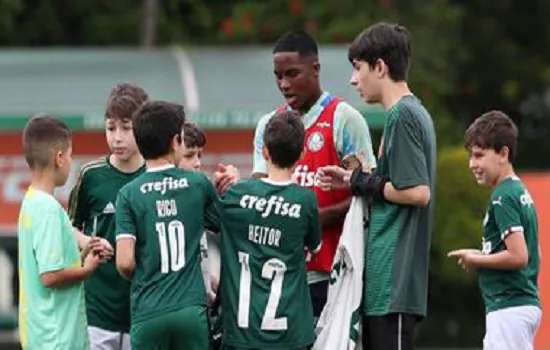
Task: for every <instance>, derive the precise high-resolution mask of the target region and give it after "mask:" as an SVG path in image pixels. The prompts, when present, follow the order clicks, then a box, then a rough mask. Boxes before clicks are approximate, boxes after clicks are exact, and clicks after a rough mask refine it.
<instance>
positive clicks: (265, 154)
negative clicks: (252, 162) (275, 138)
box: [262, 145, 270, 162]
mask: <svg viewBox="0 0 550 350" xmlns="http://www.w3.org/2000/svg"><path fill="white" fill-rule="evenodd" d="M262 157H264V159H265V160H266V161H268V162H269V161H270V157H269V152H268V151H267V147H266V146H265V145H264V146H262Z"/></svg>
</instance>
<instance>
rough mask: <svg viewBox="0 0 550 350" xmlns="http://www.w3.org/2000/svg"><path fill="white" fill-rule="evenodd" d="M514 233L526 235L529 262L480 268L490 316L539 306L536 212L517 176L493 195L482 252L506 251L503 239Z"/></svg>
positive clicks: (502, 183) (503, 182)
mask: <svg viewBox="0 0 550 350" xmlns="http://www.w3.org/2000/svg"><path fill="white" fill-rule="evenodd" d="M512 232H521V233H523V236H524V238H525V244H526V245H527V252H528V253H529V261H528V263H527V265H526V266H525V267H523V268H521V269H518V270H496V269H479V286H480V289H481V294H482V295H483V299H484V301H485V310H486V312H487V313H489V312H491V311H496V310H499V309H504V308H508V307H513V306H523V305H534V306H540V298H539V288H538V284H537V278H538V273H539V265H540V257H539V243H538V225H537V212H536V209H535V205H534V203H533V199H532V198H531V195H530V194H529V191H527V188H526V187H525V185H524V184H523V182H521V180H520V179H519V178H517V177H509V178H507V179H505V180H504V181H502V182H501V183H500V184H499V185H498V186H497V187H496V188H495V189H494V191H493V193H492V195H491V199H490V200H489V205H488V207H487V213H486V214H485V219H484V220H483V241H482V253H483V254H495V253H498V252H501V251H503V250H506V244H505V242H504V239H505V238H506V236H507V235H508V234H510V233H512Z"/></svg>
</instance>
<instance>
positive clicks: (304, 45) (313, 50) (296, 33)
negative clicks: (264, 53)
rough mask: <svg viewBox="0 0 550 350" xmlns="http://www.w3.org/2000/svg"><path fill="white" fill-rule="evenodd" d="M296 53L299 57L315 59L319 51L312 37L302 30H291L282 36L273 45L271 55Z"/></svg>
mask: <svg viewBox="0 0 550 350" xmlns="http://www.w3.org/2000/svg"><path fill="white" fill-rule="evenodd" d="M278 52H297V53H298V54H299V55H300V57H306V56H314V57H317V55H318V53H319V49H318V48H317V42H316V41H315V39H313V37H311V36H310V35H309V34H307V33H306V32H304V31H303V30H293V31H290V32H287V33H285V34H283V35H282V36H281V37H280V38H279V39H278V40H277V42H276V43H275V46H274V47H273V53H278Z"/></svg>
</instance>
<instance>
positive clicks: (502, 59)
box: [0, 0, 550, 349]
mask: <svg viewBox="0 0 550 350" xmlns="http://www.w3.org/2000/svg"><path fill="white" fill-rule="evenodd" d="M548 18H550V2H548V1H543V0H530V1H519V0H501V1H498V2H497V1H491V2H489V1H475V0H370V1H365V0H361V1H360V0H323V1H319V0H261V1H260V0H256V1H253V0H249V1H238V0H223V1H222V0H142V1H141V0H94V1H92V0H79V1H64V2H62V5H61V2H59V1H57V0H2V1H0V349H8V345H7V344H8V343H10V342H11V343H13V342H14V339H15V335H16V334H17V331H16V327H17V319H16V314H17V313H16V310H17V303H18V292H17V274H16V272H17V269H16V268H14V266H17V264H16V262H17V233H16V229H15V227H16V222H17V215H18V210H19V204H20V201H21V199H22V196H23V194H24V192H25V190H26V186H27V185H28V181H29V173H28V171H27V167H26V164H25V161H24V159H23V157H22V149H21V130H22V127H23V126H24V125H25V123H26V121H27V120H28V118H29V117H30V116H32V115H33V114H35V113H39V112H49V113H53V114H55V115H57V116H58V117H60V118H62V119H63V120H64V121H65V122H66V123H67V124H68V125H69V126H70V127H71V128H72V129H73V131H74V133H75V134H74V141H73V142H74V145H73V148H74V154H75V161H74V169H73V173H72V175H71V177H70V179H69V182H68V184H67V185H66V186H65V187H64V188H62V189H61V190H60V191H59V192H58V198H59V199H60V200H61V201H62V202H63V203H64V204H66V201H67V197H68V193H69V190H70V188H71V187H72V186H73V185H74V181H75V176H76V174H77V172H78V170H79V167H80V166H81V165H82V164H83V163H84V162H86V161H88V160H90V159H92V158H95V157H97V156H99V155H102V154H104V153H106V152H107V150H108V149H107V146H106V144H105V140H104V133H103V113H104V108H105V103H106V99H107V96H108V94H109V91H110V89H111V88H112V87H113V86H114V85H115V84H116V83H117V82H122V81H129V82H133V83H136V84H138V85H140V86H142V87H143V88H144V89H145V90H146V91H148V92H149V94H150V96H151V97H152V98H154V99H164V100H169V101H173V102H179V103H182V104H184V105H185V107H186V111H187V113H188V115H189V116H190V117H191V118H192V119H193V120H194V121H195V122H197V123H198V124H199V125H201V126H202V127H203V128H205V129H206V131H207V145H206V155H205V163H206V166H205V170H206V171H207V172H211V171H212V170H213V167H214V166H215V165H216V164H217V163H218V162H224V163H231V164H235V165H236V166H238V167H239V168H240V169H241V172H242V173H243V174H249V173H250V170H251V165H252V156H251V155H252V137H253V132H254V127H255V125H256V122H257V121H258V119H259V117H260V116H261V115H263V114H264V113H267V112H269V111H271V110H272V109H274V108H275V107H276V106H278V105H279V104H281V103H282V98H281V96H280V94H279V92H278V91H277V88H276V86H275V79H274V76H273V73H272V59H271V47H272V45H273V43H274V42H275V40H276V39H277V37H278V36H279V35H281V34H283V33H284V32H285V31H287V30H291V29H298V28H302V29H305V30H306V31H308V32H309V33H310V34H312V35H313V36H314V37H315V38H316V39H317V40H318V41H319V44H320V60H321V67H322V74H321V81H322V84H323V87H324V88H325V89H326V90H328V91H330V92H332V93H334V94H337V95H340V96H343V97H344V98H346V99H347V100H348V101H349V102H350V103H351V104H352V105H353V106H355V107H356V108H357V109H359V110H360V111H361V112H362V113H363V115H364V117H365V118H366V120H367V122H368V124H369V126H370V128H371V133H372V134H373V138H374V140H373V141H374V147H375V149H377V147H378V142H379V139H380V134H381V128H382V126H383V120H384V111H383V110H382V109H381V108H380V106H367V105H365V104H364V103H362V102H361V101H360V99H359V97H358V96H357V94H356V93H355V91H354V89H353V88H352V87H351V86H350V85H349V83H348V81H349V77H350V74H351V66H350V64H349V63H348V61H347V45H348V44H349V43H350V42H351V40H353V38H354V37H355V36H356V35H357V34H358V33H359V32H360V31H361V30H363V29H364V28H365V27H367V26H368V25H370V24H373V23H374V22H377V21H382V20H384V21H393V22H399V23H400V24H403V25H405V26H406V27H407V28H408V29H409V31H410V32H411V34H412V36H413V57H412V67H411V77H410V84H411V87H412V89H413V91H414V92H415V94H416V95H417V96H418V97H419V98H421V99H422V100H423V102H424V103H425V105H426V106H427V107H428V110H429V111H430V112H431V114H432V117H433V119H434V121H435V125H436V129H437V133H438V135H437V136H438V147H439V154H438V171H439V173H438V183H437V195H436V202H437V208H436V225H435V230H434V234H433V249H432V260H431V261H432V262H431V272H430V274H431V280H430V295H429V314H428V317H427V318H426V319H425V320H424V322H423V323H422V324H421V327H420V329H419V332H418V336H417V339H418V341H417V344H418V346H419V347H422V348H433V349H451V348H481V344H482V343H481V342H482V338H483V334H484V321H485V320H484V309H483V304H482V301H481V298H480V295H479V290H478V286H477V277H476V275H475V274H471V273H470V274H467V273H465V272H463V271H462V270H461V269H459V268H458V267H457V266H456V264H455V262H454V261H448V260H447V259H446V258H445V253H446V252H448V251H449V250H451V249H454V248H459V247H467V246H470V247H477V246H479V245H480V240H481V237H480V236H481V222H482V219H483V216H484V213H485V208H486V201H487V199H488V194H489V191H488V190H486V189H482V188H479V187H478V186H477V185H476V184H475V181H474V179H473V176H472V175H471V174H470V172H469V170H468V167H467V154H466V152H465V151H464V149H463V146H462V136H463V133H464V131H465V129H466V127H467V125H468V124H469V123H470V122H471V121H472V120H473V119H474V118H476V117H477V116H479V115H480V114H481V113H483V112H486V111H488V110H490V109H502V110H504V111H505V112H506V113H508V114H509V115H510V116H511V117H512V118H513V119H514V120H515V122H516V123H517V124H518V127H519V130H520V139H519V156H518V159H517V162H516V168H517V170H518V171H519V174H520V176H521V177H522V178H523V180H524V181H525V182H526V183H527V185H528V187H529V189H530V191H531V193H532V196H533V197H534V200H535V203H536V206H537V209H538V212H539V220H540V222H539V223H540V227H539V234H540V239H541V245H542V251H543V255H547V254H550V238H548V234H549V233H550V232H549V229H550V220H549V218H548V217H549V215H550V114H549V112H550V89H549V87H550V85H549V84H550V26H549V25H548ZM542 263H543V265H542V266H541V278H540V286H541V291H542V298H543V303H544V304H545V305H550V272H549V268H550V263H548V260H547V259H543V260H542ZM549 319H550V317H548V316H546V315H545V316H543V323H542V326H541V329H540V330H539V334H538V338H537V349H550V320H549ZM15 348H16V347H15Z"/></svg>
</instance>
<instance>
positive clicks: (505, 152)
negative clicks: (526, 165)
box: [498, 146, 510, 161]
mask: <svg viewBox="0 0 550 350" xmlns="http://www.w3.org/2000/svg"><path fill="white" fill-rule="evenodd" d="M498 153H499V154H500V156H501V160H502V161H508V159H509V156H510V149H509V148H508V146H502V148H501V149H500V152H498Z"/></svg>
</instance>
